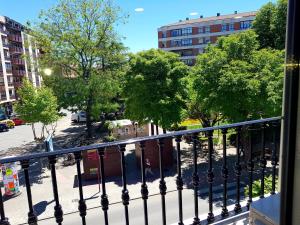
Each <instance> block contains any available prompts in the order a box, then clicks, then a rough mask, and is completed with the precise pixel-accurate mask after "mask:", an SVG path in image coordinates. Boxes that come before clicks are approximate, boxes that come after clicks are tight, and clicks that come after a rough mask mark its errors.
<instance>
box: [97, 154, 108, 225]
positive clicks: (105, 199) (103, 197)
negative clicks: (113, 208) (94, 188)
mask: <svg viewBox="0 0 300 225" xmlns="http://www.w3.org/2000/svg"><path fill="white" fill-rule="evenodd" d="M98 154H99V156H100V173H101V185H102V195H101V207H102V210H103V213H104V223H105V225H108V215H107V210H108V205H109V201H108V197H107V194H106V187H105V170H104V159H103V158H104V148H99V149H98Z"/></svg>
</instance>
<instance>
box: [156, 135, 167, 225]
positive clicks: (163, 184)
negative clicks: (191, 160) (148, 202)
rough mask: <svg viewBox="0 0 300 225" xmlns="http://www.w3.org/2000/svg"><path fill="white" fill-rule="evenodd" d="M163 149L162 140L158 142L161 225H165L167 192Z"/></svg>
mask: <svg viewBox="0 0 300 225" xmlns="http://www.w3.org/2000/svg"><path fill="white" fill-rule="evenodd" d="M163 149H164V140H163V139H159V140H158V151H159V173H160V181H159V190H160V194H161V206H162V224H163V225H166V199H165V195H166V192H167V186H166V182H165V178H164V163H163Z"/></svg>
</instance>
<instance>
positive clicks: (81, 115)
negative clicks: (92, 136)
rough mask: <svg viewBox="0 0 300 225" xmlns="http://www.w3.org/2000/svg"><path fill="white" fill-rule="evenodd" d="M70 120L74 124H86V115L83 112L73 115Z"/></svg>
mask: <svg viewBox="0 0 300 225" xmlns="http://www.w3.org/2000/svg"><path fill="white" fill-rule="evenodd" d="M71 120H72V121H73V122H75V123H80V122H86V114H85V112H77V113H73V114H72V116H71Z"/></svg>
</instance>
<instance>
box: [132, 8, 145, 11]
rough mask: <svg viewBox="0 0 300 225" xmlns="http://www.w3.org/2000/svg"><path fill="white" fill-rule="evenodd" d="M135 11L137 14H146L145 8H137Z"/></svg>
mask: <svg viewBox="0 0 300 225" xmlns="http://www.w3.org/2000/svg"><path fill="white" fill-rule="evenodd" d="M134 11H136V12H144V8H136V9H134Z"/></svg>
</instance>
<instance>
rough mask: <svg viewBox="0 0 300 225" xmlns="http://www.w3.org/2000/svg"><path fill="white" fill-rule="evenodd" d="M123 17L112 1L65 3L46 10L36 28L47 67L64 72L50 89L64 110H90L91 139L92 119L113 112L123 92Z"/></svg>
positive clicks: (89, 129) (69, 1) (88, 115)
mask: <svg viewBox="0 0 300 225" xmlns="http://www.w3.org/2000/svg"><path fill="white" fill-rule="evenodd" d="M119 12H120V11H119V8H118V7H115V6H114V5H113V4H112V1H111V0H60V1H59V3H58V4H57V5H56V6H54V7H53V8H51V9H49V10H47V11H42V12H41V14H40V16H39V21H38V23H37V25H36V26H35V27H33V28H32V30H33V35H34V36H35V38H36V40H37V42H38V44H39V46H40V48H41V49H42V50H43V54H41V57H40V61H41V64H42V66H43V67H44V68H47V67H54V68H56V69H58V71H59V74H56V77H54V78H53V80H52V81H51V79H52V78H49V79H50V81H48V82H47V84H52V85H53V86H51V85H49V86H50V87H52V88H53V90H54V91H55V94H56V95H57V96H58V99H59V102H60V106H64V107H67V106H71V107H76V108H77V109H78V110H84V111H86V116H87V120H86V126H87V132H88V137H90V136H91V126H92V120H91V117H92V114H93V113H94V114H97V115H95V116H97V117H98V116H99V115H100V112H97V113H95V111H96V109H101V108H109V99H112V98H113V97H114V96H116V95H117V93H118V90H119V89H118V85H116V84H117V83H118V79H119V70H120V68H121V67H122V64H123V62H125V56H124V51H125V48H124V47H123V45H122V43H121V41H120V38H119V36H118V34H117V32H116V26H117V25H118V24H119V23H118V22H120V21H121V18H123V17H121V16H120V15H119V14H120V13H119ZM61 74H62V75H63V76H61ZM55 82H57V83H56V84H55ZM103 96H105V97H108V99H107V98H103Z"/></svg>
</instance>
